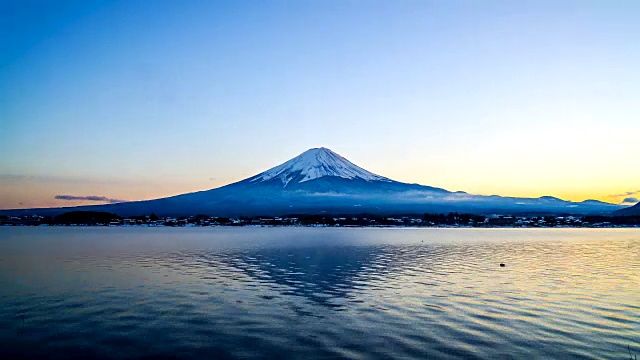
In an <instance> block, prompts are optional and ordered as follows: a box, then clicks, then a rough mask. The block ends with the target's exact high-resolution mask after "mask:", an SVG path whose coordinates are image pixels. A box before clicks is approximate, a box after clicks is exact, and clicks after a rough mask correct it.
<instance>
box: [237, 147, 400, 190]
mask: <svg viewBox="0 0 640 360" xmlns="http://www.w3.org/2000/svg"><path fill="white" fill-rule="evenodd" d="M324 176H337V177H341V178H345V179H362V180H365V181H391V180H389V179H387V178H386V177H383V176H380V175H376V174H373V173H371V172H369V171H367V170H365V169H363V168H361V167H359V166H357V165H355V164H353V163H352V162H350V161H349V160H347V159H345V158H343V157H342V156H340V155H338V154H336V153H335V152H333V151H331V150H329V149H327V148H324V147H321V148H314V149H309V150H307V151H305V152H303V153H302V154H300V155H298V156H296V157H295V158H293V159H291V160H289V161H287V162H285V163H283V164H281V165H278V166H276V167H274V168H271V169H269V170H267V171H265V172H263V173H260V174H258V175H256V176H254V177H253V178H251V179H250V181H251V182H263V181H269V180H272V179H280V181H282V185H283V186H284V187H286V186H287V185H288V184H289V182H291V181H295V182H298V183H302V182H305V181H309V180H313V179H317V178H321V177H324Z"/></svg>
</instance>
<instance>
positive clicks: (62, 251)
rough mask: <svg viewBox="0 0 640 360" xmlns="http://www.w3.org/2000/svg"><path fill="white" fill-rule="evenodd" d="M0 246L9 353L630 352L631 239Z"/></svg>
mask: <svg viewBox="0 0 640 360" xmlns="http://www.w3.org/2000/svg"><path fill="white" fill-rule="evenodd" d="M0 231H2V233H0V234H4V235H5V236H2V239H4V240H3V241H2V244H1V245H0V269H1V270H2V271H1V273H0V289H2V290H1V291H0V301H1V304H2V306H1V307H0V339H1V340H0V341H1V342H2V344H1V345H2V349H3V350H1V351H2V352H3V353H5V354H7V355H10V356H18V355H22V356H24V355H26V356H43V355H46V356H47V357H57V358H63V357H64V356H65V354H67V355H68V354H70V353H81V354H84V355H85V356H90V357H98V358H139V357H145V356H158V355H163V356H172V357H174V358H200V357H205V356H208V357H216V358H237V357H250V358H264V357H267V358H269V357H271V358H435V357H437V358H456V359H459V358H550V357H554V358H558V357H560V358H624V356H625V354H626V356H628V353H627V346H628V345H629V346H631V347H632V348H633V349H640V348H639V345H640V344H639V343H638V342H639V341H640V339H639V334H640V305H639V304H640V290H639V289H640V287H639V286H638V284H640V231H637V230H615V229H613V230H581V229H570V230H567V229H563V230H551V229H545V230H535V229H534V230H530V229H528V230H524V229H523V230H504V229H495V230H483V229H469V230H466V229H411V230H409V229H304V228H303V229H300V228H274V229H272V228H258V229H249V228H242V229H223V228H215V229H135V228H132V229H125V228H116V229H102V228H81V229H65V228H53V229H37V228H35V229H34V228H21V229H13V228H12V229H0ZM500 263H505V264H506V266H505V267H500V266H499V264H500ZM638 353H640V351H638Z"/></svg>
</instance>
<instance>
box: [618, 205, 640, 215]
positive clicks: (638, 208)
mask: <svg viewBox="0 0 640 360" xmlns="http://www.w3.org/2000/svg"><path fill="white" fill-rule="evenodd" d="M613 214H614V215H618V216H632V215H640V203H637V204H635V205H633V206H630V207H627V208H624V209H620V210H617V211H615V212H614V213H613Z"/></svg>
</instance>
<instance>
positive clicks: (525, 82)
mask: <svg viewBox="0 0 640 360" xmlns="http://www.w3.org/2000/svg"><path fill="white" fill-rule="evenodd" d="M639 18H640V3H638V2H636V1H522V2H513V1H366V2H365V1H234V2H231V1H229V2H224V1H24V0H21V1H6V0H5V1H1V2H0V79H2V81H0V126H1V128H2V129H3V130H2V131H1V132H0V185H1V190H0V207H4V208H13V207H31V206H59V205H75V204H81V203H82V202H81V201H78V200H73V201H71V200H63V199H55V198H54V197H55V196H57V195H72V196H88V195H92V196H103V197H106V198H109V199H114V198H115V199H126V200H134V199H147V198H155V197H161V196H167V195H173V194H178V193H183V192H187V191H195V190H202V189H208V188H213V187H217V186H221V185H224V184H226V183H229V182H232V181H236V180H241V179H242V178H245V177H248V176H250V175H253V174H255V173H258V172H260V171H263V170H265V169H267V168H269V167H272V166H275V165H277V164H279V163H281V162H284V161H286V160H288V159H289V158H291V157H293V156H295V155H297V154H299V153H301V152H302V151H304V150H306V149H308V148H311V147H317V146H325V147H328V148H331V149H332V150H334V151H336V152H338V153H339V154H341V155H343V156H345V157H346V158H348V159H350V160H351V161H353V162H355V163H356V164H358V165H360V166H362V167H364V168H366V169H368V170H370V171H372V172H375V173H379V174H382V175H384V176H387V177H390V178H393V179H395V180H399V181H405V182H416V183H421V184H425V185H432V186H439V187H444V188H446V189H449V190H465V191H468V192H472V193H478V194H500V195H512V196H542V195H554V196H558V197H562V198H565V199H570V200H584V199H588V198H597V199H602V200H606V201H611V202H620V201H623V199H624V198H629V197H630V196H618V195H623V194H626V193H633V192H636V191H638V189H639V188H640V166H638V163H639V162H638V160H637V154H639V153H640V145H639V144H638V141H637V139H638V135H640V111H639V110H638V106H637V99H639V98H640V46H638V39H640V22H639V21H637V20H638V19H639ZM87 203H90V202H87Z"/></svg>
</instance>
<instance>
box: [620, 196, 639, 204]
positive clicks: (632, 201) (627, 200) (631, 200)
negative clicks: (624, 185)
mask: <svg viewBox="0 0 640 360" xmlns="http://www.w3.org/2000/svg"><path fill="white" fill-rule="evenodd" d="M638 202H640V200H638V198H634V197H628V198H625V199H624V200H622V203H623V204H636V203H638Z"/></svg>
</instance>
